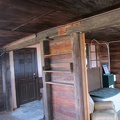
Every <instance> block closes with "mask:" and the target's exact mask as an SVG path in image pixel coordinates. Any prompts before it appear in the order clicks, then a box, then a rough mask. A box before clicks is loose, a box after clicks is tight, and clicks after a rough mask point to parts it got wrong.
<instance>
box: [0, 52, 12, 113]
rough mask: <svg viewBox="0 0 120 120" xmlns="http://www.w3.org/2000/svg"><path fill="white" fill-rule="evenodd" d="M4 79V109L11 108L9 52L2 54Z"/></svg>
mask: <svg viewBox="0 0 120 120" xmlns="http://www.w3.org/2000/svg"><path fill="white" fill-rule="evenodd" d="M1 63H2V81H3V92H4V109H5V110H8V111H9V110H11V105H10V103H11V82H10V63H9V53H5V54H3V55H2V62H1Z"/></svg>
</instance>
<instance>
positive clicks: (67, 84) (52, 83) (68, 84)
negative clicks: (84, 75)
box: [46, 82, 74, 86]
mask: <svg viewBox="0 0 120 120" xmlns="http://www.w3.org/2000/svg"><path fill="white" fill-rule="evenodd" d="M46 84H50V85H62V86H74V84H73V83H62V82H46Z"/></svg>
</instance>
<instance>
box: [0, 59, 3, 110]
mask: <svg viewBox="0 0 120 120" xmlns="http://www.w3.org/2000/svg"><path fill="white" fill-rule="evenodd" d="M3 110H4V94H3V82H2V59H1V57H0V111H3Z"/></svg>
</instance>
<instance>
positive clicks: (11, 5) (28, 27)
mask: <svg viewBox="0 0 120 120" xmlns="http://www.w3.org/2000/svg"><path fill="white" fill-rule="evenodd" d="M119 6H120V0H0V47H1V46H4V45H6V44H8V43H10V42H12V41H15V40H18V39H21V38H24V37H26V36H28V35H32V34H34V33H38V32H40V31H43V30H46V29H49V28H52V27H55V26H59V25H63V24H67V23H70V22H73V21H76V20H80V19H82V18H86V17H89V16H92V15H95V14H98V13H102V12H105V11H108V10H111V9H115V8H118V7H119ZM114 29H115V28H114ZM117 29H119V27H118V28H117ZM110 30H111V28H110ZM110 30H106V31H109V32H110ZM113 31H115V30H113ZM113 31H112V33H111V35H112V34H114V32H113ZM104 32H105V31H104V30H103V33H104ZM99 33H100V32H99ZM91 34H92V35H91V36H93V34H94V33H93V32H92V33H91ZM98 35H99V34H98ZM117 35H118V34H117ZM87 36H89V37H91V36H90V35H89V33H88V34H87ZM106 36H107V33H106ZM108 36H109V35H108ZM115 36H116V33H115ZM115 36H114V35H112V37H114V38H115ZM118 37H119V36H116V38H118Z"/></svg>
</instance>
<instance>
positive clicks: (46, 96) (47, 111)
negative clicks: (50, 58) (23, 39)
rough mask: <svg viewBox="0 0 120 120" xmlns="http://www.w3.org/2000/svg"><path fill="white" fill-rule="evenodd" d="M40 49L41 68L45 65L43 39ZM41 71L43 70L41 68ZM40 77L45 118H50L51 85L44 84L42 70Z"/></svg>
mask: <svg viewBox="0 0 120 120" xmlns="http://www.w3.org/2000/svg"><path fill="white" fill-rule="evenodd" d="M40 50H41V63H42V68H44V66H45V61H44V53H45V51H44V50H45V49H44V41H40ZM42 71H43V70H42ZM42 79H43V97H44V113H45V120H52V103H51V102H52V100H51V86H50V85H46V79H47V77H46V73H44V72H42Z"/></svg>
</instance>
